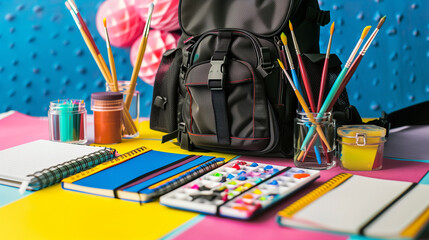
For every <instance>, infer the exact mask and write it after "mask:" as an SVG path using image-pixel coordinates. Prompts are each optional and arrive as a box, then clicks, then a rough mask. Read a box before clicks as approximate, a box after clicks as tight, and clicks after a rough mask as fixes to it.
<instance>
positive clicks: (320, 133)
mask: <svg viewBox="0 0 429 240" xmlns="http://www.w3.org/2000/svg"><path fill="white" fill-rule="evenodd" d="M294 92H295V95H296V97H297V98H298V101H299V102H300V104H301V106H302V108H303V109H304V112H305V113H306V115H307V117H308V120H309V121H310V122H311V123H312V124H313V125H314V126H316V131H317V133H318V134H319V136H320V139H321V140H322V141H323V142H324V143H325V144H326V146H327V147H328V149H329V151H331V149H332V148H331V146H330V145H329V143H328V140H327V139H326V137H325V134H324V133H323V130H322V128H321V127H320V125H318V124H317V123H316V120H315V119H314V117H313V115H312V113H311V112H310V109H308V106H307V104H306V103H305V101H304V98H303V97H302V95H301V94H300V93H299V91H298V90H297V89H295V90H294Z"/></svg>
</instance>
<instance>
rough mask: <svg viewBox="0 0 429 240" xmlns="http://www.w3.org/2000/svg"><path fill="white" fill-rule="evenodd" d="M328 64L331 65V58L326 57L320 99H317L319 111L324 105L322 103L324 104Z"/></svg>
mask: <svg viewBox="0 0 429 240" xmlns="http://www.w3.org/2000/svg"><path fill="white" fill-rule="evenodd" d="M328 65H329V58H325V63H324V64H323V71H322V79H321V80H320V89H319V99H318V101H317V111H320V108H321V107H322V104H323V97H324V93H325V86H326V78H327V76H328Z"/></svg>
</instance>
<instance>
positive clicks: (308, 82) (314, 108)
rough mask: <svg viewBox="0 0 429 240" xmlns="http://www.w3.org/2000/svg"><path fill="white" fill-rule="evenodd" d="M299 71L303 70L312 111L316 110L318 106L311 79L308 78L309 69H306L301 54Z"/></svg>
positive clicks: (299, 56) (303, 78) (303, 79)
mask: <svg viewBox="0 0 429 240" xmlns="http://www.w3.org/2000/svg"><path fill="white" fill-rule="evenodd" d="M297 57H298V64H299V71H300V72H301V76H302V81H303V82H304V87H305V92H306V93H307V98H308V102H309V103H310V108H311V110H312V111H315V110H316V106H315V105H314V98H313V92H312V91H311V84H310V80H309V79H308V75H307V70H306V69H305V66H304V62H303V61H302V57H301V55H300V54H297Z"/></svg>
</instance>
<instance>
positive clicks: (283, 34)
mask: <svg viewBox="0 0 429 240" xmlns="http://www.w3.org/2000/svg"><path fill="white" fill-rule="evenodd" d="M280 39H281V40H282V43H283V45H285V46H286V45H287V37H286V34H285V33H284V32H282V34H280Z"/></svg>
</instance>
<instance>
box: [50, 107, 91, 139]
mask: <svg viewBox="0 0 429 240" xmlns="http://www.w3.org/2000/svg"><path fill="white" fill-rule="evenodd" d="M48 122H49V140H51V141H56V142H67V143H77V144H85V143H86V142H87V138H86V108H85V102H84V101H83V100H78V99H58V100H57V101H52V102H50V104H49V111H48Z"/></svg>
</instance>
